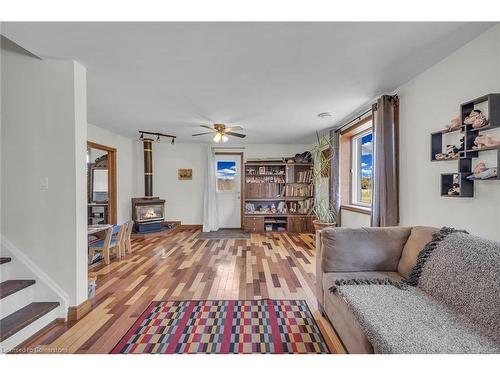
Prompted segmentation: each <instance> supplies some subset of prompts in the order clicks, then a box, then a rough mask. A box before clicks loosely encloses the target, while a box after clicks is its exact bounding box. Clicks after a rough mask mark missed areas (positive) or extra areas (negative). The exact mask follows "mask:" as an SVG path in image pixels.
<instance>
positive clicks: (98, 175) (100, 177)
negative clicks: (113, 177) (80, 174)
mask: <svg viewBox="0 0 500 375" xmlns="http://www.w3.org/2000/svg"><path fill="white" fill-rule="evenodd" d="M92 174H93V176H92V201H94V202H107V201H108V169H107V168H106V169H104V168H99V167H97V168H93V169H92Z"/></svg>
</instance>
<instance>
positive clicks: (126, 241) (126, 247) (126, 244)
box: [123, 221, 134, 255]
mask: <svg viewBox="0 0 500 375" xmlns="http://www.w3.org/2000/svg"><path fill="white" fill-rule="evenodd" d="M125 225H127V230H126V231H125V236H124V237H123V255H125V254H126V253H128V254H131V253H132V243H131V242H130V237H131V236H132V229H133V228H134V222H133V221H129V222H128V223H126V224H125Z"/></svg>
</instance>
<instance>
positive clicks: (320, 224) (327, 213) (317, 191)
mask: <svg viewBox="0 0 500 375" xmlns="http://www.w3.org/2000/svg"><path fill="white" fill-rule="evenodd" d="M316 137H317V144H316V145H314V147H313V148H312V149H311V155H312V157H313V160H314V166H313V176H312V178H313V182H314V205H313V208H312V212H313V214H314V217H315V219H314V220H313V225H314V229H315V230H321V229H324V228H327V227H333V226H335V225H336V217H335V213H334V212H333V211H332V210H331V209H330V200H329V198H328V195H329V192H328V174H329V164H330V160H331V159H332V155H330V144H331V140H330V138H329V137H328V135H327V134H325V135H323V136H320V135H319V133H317V132H316Z"/></svg>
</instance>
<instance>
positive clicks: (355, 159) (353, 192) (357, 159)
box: [349, 126, 373, 209]
mask: <svg viewBox="0 0 500 375" xmlns="http://www.w3.org/2000/svg"><path fill="white" fill-rule="evenodd" d="M368 134H372V142H373V127H372V126H370V127H369V128H367V129H364V130H362V131H360V132H359V133H356V134H353V135H351V137H350V139H349V142H350V144H351V155H350V159H351V160H350V164H351V170H350V175H351V178H350V187H349V203H350V204H351V205H352V206H356V207H363V208H367V209H371V207H372V202H373V151H372V196H371V201H370V203H364V202H361V196H362V192H361V190H362V189H361V178H362V173H361V170H362V166H361V157H362V154H361V146H362V144H361V140H362V138H363V137H365V136H366V135H368Z"/></svg>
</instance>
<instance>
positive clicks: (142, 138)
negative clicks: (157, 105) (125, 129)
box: [139, 130, 177, 144]
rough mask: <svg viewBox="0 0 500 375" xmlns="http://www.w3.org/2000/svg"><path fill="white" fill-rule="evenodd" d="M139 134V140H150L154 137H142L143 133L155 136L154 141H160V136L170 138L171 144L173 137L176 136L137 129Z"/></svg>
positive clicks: (173, 141)
mask: <svg viewBox="0 0 500 375" xmlns="http://www.w3.org/2000/svg"><path fill="white" fill-rule="evenodd" d="M139 134H140V137H139V140H141V141H145V140H149V141H152V140H153V139H154V138H152V137H150V138H144V135H150V136H156V142H160V141H161V138H162V137H166V138H171V139H172V141H171V142H170V143H171V144H174V143H175V138H177V136H175V135H170V134H163V133H153V132H147V131H144V130H139Z"/></svg>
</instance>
